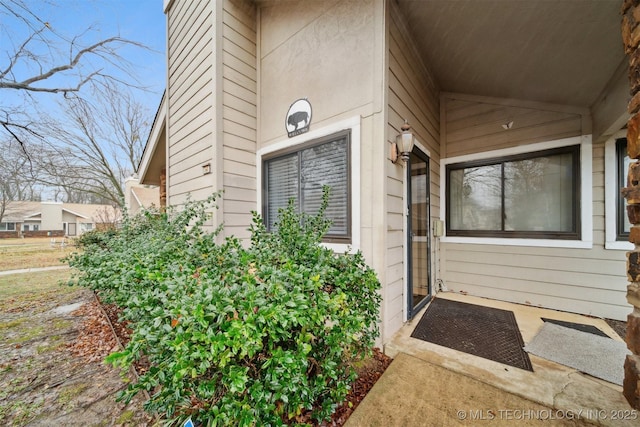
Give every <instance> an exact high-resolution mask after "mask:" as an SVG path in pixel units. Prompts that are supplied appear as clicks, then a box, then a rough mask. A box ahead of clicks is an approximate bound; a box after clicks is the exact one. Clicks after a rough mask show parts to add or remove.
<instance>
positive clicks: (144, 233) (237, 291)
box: [69, 191, 380, 425]
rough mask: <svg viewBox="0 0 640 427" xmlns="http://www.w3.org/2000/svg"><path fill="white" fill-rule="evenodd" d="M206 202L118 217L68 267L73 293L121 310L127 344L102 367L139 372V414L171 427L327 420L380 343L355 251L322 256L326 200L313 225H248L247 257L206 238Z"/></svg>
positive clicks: (368, 278)
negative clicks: (140, 365) (142, 397)
mask: <svg viewBox="0 0 640 427" xmlns="http://www.w3.org/2000/svg"><path fill="white" fill-rule="evenodd" d="M214 200H215V197H212V198H211V199H210V200H208V201H207V202H190V203H188V204H187V205H186V207H185V208H184V209H182V210H181V211H179V212H177V211H170V212H169V213H168V214H166V215H161V216H151V215H146V216H145V215H143V216H138V217H135V218H132V219H126V220H125V222H124V225H123V227H122V229H121V230H120V231H119V232H118V233H117V234H116V235H114V236H113V237H112V238H110V239H109V240H108V241H107V242H106V244H90V245H89V246H87V247H86V248H85V250H84V251H83V252H82V253H80V254H74V255H72V256H71V257H70V259H69V261H70V264H71V265H72V266H74V267H77V268H78V271H79V273H78V274H77V276H76V277H75V281H76V282H78V283H79V284H81V285H84V286H89V287H91V288H93V289H96V290H97V291H99V292H100V294H101V295H102V296H103V298H105V299H106V300H107V301H109V302H115V303H117V304H118V305H120V306H121V307H123V309H124V310H123V316H124V318H125V319H126V320H129V321H131V322H132V325H133V333H132V336H131V341H130V342H129V343H128V345H127V346H126V348H125V350H124V351H122V352H119V353H114V354H112V355H111V356H109V358H108V360H109V361H110V362H111V363H113V364H115V365H117V366H120V367H122V368H123V369H128V368H129V367H130V366H131V365H132V364H133V363H135V362H137V361H140V360H145V361H147V362H148V363H149V369H148V371H146V372H145V373H143V374H142V375H141V376H140V380H139V381H138V382H136V383H134V384H131V385H130V386H129V387H128V388H127V389H126V390H125V391H124V392H123V394H122V396H121V397H122V398H123V399H124V400H128V399H130V398H131V397H133V395H135V394H136V393H137V392H139V391H140V390H143V389H144V390H147V391H149V393H150V395H151V399H150V400H149V401H148V402H147V404H146V408H147V410H149V411H151V412H153V413H159V414H161V415H163V416H165V417H166V418H167V419H168V420H170V421H171V422H172V423H173V424H178V423H179V422H181V421H184V420H185V419H186V418H187V417H189V416H191V417H193V418H194V419H197V420H198V421H200V422H202V423H203V424H204V425H282V424H296V421H297V420H300V419H302V416H303V415H309V414H310V413H311V415H312V417H313V419H316V420H324V419H328V417H330V415H331V414H332V413H333V412H334V411H335V408H336V407H337V405H338V404H340V403H341V402H342V401H343V400H344V398H345V397H346V394H347V392H348V390H349V387H350V384H351V383H352V382H353V380H354V379H355V370H354V368H353V362H354V361H355V360H357V359H358V358H360V357H363V356H364V355H366V354H368V352H369V351H370V349H371V348H372V347H373V343H374V340H375V338H376V336H377V334H378V330H377V321H378V318H377V315H378V309H379V304H380V296H379V292H378V291H379V287H380V284H379V282H378V280H377V278H376V275H375V273H374V272H373V270H371V269H370V268H369V267H367V266H366V264H365V262H364V258H363V256H362V254H361V253H359V252H358V253H356V254H335V253H334V252H333V251H331V250H330V249H327V248H325V247H323V246H322V245H320V241H321V239H322V236H323V235H324V234H325V233H326V231H327V230H328V227H329V222H328V221H327V220H326V219H325V218H324V209H325V208H326V204H327V200H328V193H327V191H325V195H324V203H323V207H322V208H321V210H320V212H319V213H318V214H317V215H315V216H309V215H305V214H302V215H300V214H297V213H295V209H294V206H293V204H289V206H288V207H287V209H284V210H282V211H281V212H280V216H279V219H278V223H277V231H274V232H271V233H270V232H267V230H266V229H265V226H264V225H263V223H262V220H261V218H260V216H259V215H257V214H255V213H254V217H253V224H252V225H251V231H252V237H251V242H250V245H249V247H248V248H245V247H243V245H242V244H241V242H240V241H239V240H237V239H235V238H228V239H226V240H225V241H224V242H223V243H221V244H216V236H217V235H218V231H219V230H217V231H215V232H213V233H207V232H205V231H203V227H202V226H203V224H204V223H205V221H207V219H208V217H209V214H208V212H210V210H211V207H212V204H213V202H214Z"/></svg>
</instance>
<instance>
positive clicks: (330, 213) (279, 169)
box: [262, 131, 351, 243]
mask: <svg viewBox="0 0 640 427" xmlns="http://www.w3.org/2000/svg"><path fill="white" fill-rule="evenodd" d="M350 139H351V133H350V132H349V131H344V132H339V133H337V134H333V135H330V136H328V137H324V138H321V139H318V140H314V141H311V142H309V143H306V144H304V145H302V146H297V147H296V149H295V150H284V151H280V152H278V153H273V155H270V156H268V157H267V156H265V157H264V159H263V198H262V200H263V218H264V221H265V224H266V226H267V229H269V230H272V229H273V228H274V226H275V225H276V222H277V219H278V210H279V209H281V208H284V207H286V206H287V203H288V201H289V200H290V199H293V200H294V203H295V206H296V209H297V210H298V212H305V213H308V214H311V215H313V214H316V213H317V212H318V209H319V207H320V204H321V201H322V189H323V187H324V186H328V187H329V188H330V194H329V206H328V208H327V211H326V216H327V218H329V219H330V220H331V221H332V225H331V228H330V229H329V232H328V233H327V235H326V236H325V239H324V240H325V241H326V242H339V243H350V242H351V184H350V181H351V177H350V167H349V165H350V151H351V150H350V145H351V141H350Z"/></svg>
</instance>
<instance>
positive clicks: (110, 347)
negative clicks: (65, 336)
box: [68, 300, 117, 362]
mask: <svg viewBox="0 0 640 427" xmlns="http://www.w3.org/2000/svg"><path fill="white" fill-rule="evenodd" d="M72 315H74V316H85V317H86V319H85V321H84V323H83V324H82V329H80V331H79V335H78V338H76V340H75V341H73V342H72V343H70V344H68V348H69V351H70V352H71V354H73V355H75V356H80V357H84V358H86V359H87V361H89V362H99V361H102V360H103V359H104V358H105V357H107V356H108V355H109V353H111V352H113V351H114V350H115V349H116V346H117V341H116V337H114V336H113V331H112V330H111V326H109V322H108V321H107V319H105V317H104V315H103V314H102V310H100V306H99V305H98V302H97V301H95V300H94V301H91V302H89V303H87V304H84V305H82V306H81V307H80V308H79V309H77V310H75V311H74V312H73V313H72Z"/></svg>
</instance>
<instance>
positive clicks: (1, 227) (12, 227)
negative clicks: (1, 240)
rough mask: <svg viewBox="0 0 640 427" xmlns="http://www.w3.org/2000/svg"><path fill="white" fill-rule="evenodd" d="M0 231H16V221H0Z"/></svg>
mask: <svg viewBox="0 0 640 427" xmlns="http://www.w3.org/2000/svg"><path fill="white" fill-rule="evenodd" d="M0 231H16V223H15V222H0Z"/></svg>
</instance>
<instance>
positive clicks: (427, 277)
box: [406, 148, 431, 319]
mask: <svg viewBox="0 0 640 427" xmlns="http://www.w3.org/2000/svg"><path fill="white" fill-rule="evenodd" d="M406 170H407V183H408V185H407V186H408V188H407V194H408V202H407V203H408V218H407V242H408V264H409V265H408V267H409V270H408V272H409V275H408V276H409V277H408V279H409V280H408V282H409V288H408V292H407V295H408V301H407V304H408V313H409V316H408V317H409V319H411V318H412V317H413V316H415V315H416V314H417V313H418V311H419V310H420V309H421V308H422V307H424V306H425V304H426V303H427V302H428V301H429V300H430V299H431V298H430V297H431V286H430V283H431V268H430V266H431V263H430V260H431V242H430V239H429V235H430V233H429V231H430V221H429V216H430V210H429V187H430V184H429V157H427V155H426V154H425V153H423V152H422V151H420V150H419V149H418V148H414V149H413V151H412V152H411V156H410V159H409V163H408V164H407V168H406Z"/></svg>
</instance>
